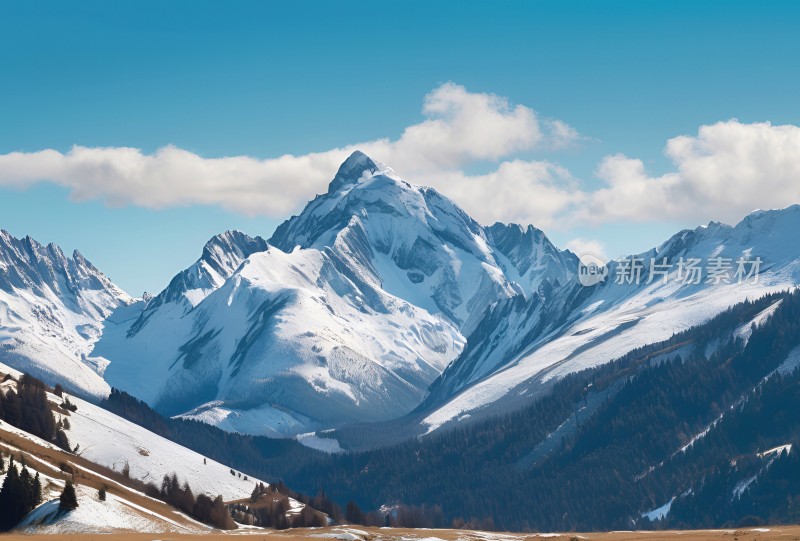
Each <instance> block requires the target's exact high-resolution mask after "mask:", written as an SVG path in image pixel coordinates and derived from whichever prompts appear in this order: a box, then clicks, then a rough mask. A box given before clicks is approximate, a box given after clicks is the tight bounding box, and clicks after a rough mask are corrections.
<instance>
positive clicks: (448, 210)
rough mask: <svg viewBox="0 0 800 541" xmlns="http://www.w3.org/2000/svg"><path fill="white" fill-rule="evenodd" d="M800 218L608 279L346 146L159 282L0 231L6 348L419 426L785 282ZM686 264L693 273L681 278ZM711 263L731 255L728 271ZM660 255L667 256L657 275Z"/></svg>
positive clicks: (137, 382) (76, 384) (133, 380)
mask: <svg viewBox="0 0 800 541" xmlns="http://www.w3.org/2000/svg"><path fill="white" fill-rule="evenodd" d="M799 229H800V207H798V206H792V207H789V208H787V209H783V210H776V211H759V212H755V213H753V214H751V215H749V216H748V217H746V218H745V219H744V220H743V221H742V222H740V223H739V224H737V225H736V226H735V227H731V226H727V225H722V224H718V223H711V224H709V225H708V226H705V227H699V228H697V229H695V230H687V231H681V232H679V233H677V234H676V235H674V236H673V237H671V238H670V239H668V240H667V241H666V242H664V243H663V244H662V245H660V246H659V247H657V248H654V249H653V250H650V251H648V252H646V253H643V254H638V255H637V256H636V258H637V260H638V261H641V263H642V265H644V266H645V268H644V271H643V279H642V280H640V281H638V283H636V282H633V281H631V283H624V284H619V283H617V281H618V280H616V279H615V278H616V277H617V276H620V275H621V274H622V271H623V270H624V269H623V265H625V263H620V262H611V263H610V264H609V266H608V270H609V276H608V278H607V279H606V280H605V281H604V282H600V283H598V284H597V285H594V286H591V287H584V286H583V285H581V283H580V282H579V280H578V278H577V272H578V269H579V259H578V256H577V255H576V254H573V253H571V252H569V251H566V250H559V249H558V248H556V247H555V246H554V245H553V244H552V243H551V242H550V241H549V239H548V238H547V236H546V235H545V234H544V233H543V232H542V231H540V230H538V229H536V228H535V227H533V226H520V225H516V224H500V223H498V224H494V225H492V226H490V227H485V226H482V225H480V224H479V223H477V222H476V221H475V220H473V219H472V218H471V217H470V216H469V215H468V214H467V213H465V212H464V211H463V210H462V209H461V208H459V207H458V205H456V204H455V203H454V202H453V201H452V200H450V199H448V198H447V197H446V196H444V195H442V194H440V193H439V192H437V191H436V190H433V189H431V188H426V187H422V186H417V185H413V184H411V183H409V182H406V181H404V180H403V179H401V178H399V177H398V176H397V175H396V174H395V173H394V172H393V171H392V170H391V169H390V168H389V167H387V166H385V165H383V164H380V163H379V162H376V161H374V160H372V159H370V158H369V157H367V156H366V155H364V154H362V153H360V152H356V153H354V154H353V155H351V156H350V157H349V158H348V159H347V160H346V161H345V162H344V163H343V164H342V166H341V167H340V168H339V170H338V172H337V173H336V175H335V177H334V178H333V180H332V181H331V183H330V185H329V187H328V191H327V192H326V193H324V194H322V195H319V196H317V197H316V198H314V199H313V200H312V201H311V202H309V203H308V204H307V206H306V207H305V209H304V210H303V211H302V212H301V213H300V214H299V215H298V216H293V217H292V218H290V219H288V220H287V221H286V222H284V223H283V224H282V225H281V226H279V227H278V228H277V230H276V231H275V233H274V235H273V236H272V238H270V239H269V240H268V241H265V240H264V239H262V238H261V237H255V238H253V237H250V236H248V235H245V234H244V233H241V232H238V231H229V232H226V233H223V234H221V235H218V236H216V237H214V238H213V239H211V240H210V241H209V242H208V243H207V244H206V246H205V247H204V249H203V253H202V256H201V258H200V259H199V260H198V261H197V262H196V263H195V264H194V265H192V266H191V267H189V268H187V269H185V270H183V271H181V272H180V273H178V274H177V275H176V276H175V277H174V278H173V279H172V281H171V282H170V284H169V285H168V286H167V288H166V289H165V290H164V291H162V292H161V293H159V294H158V295H156V296H154V297H152V298H144V299H132V298H131V297H130V296H128V295H127V294H125V293H124V292H123V291H121V290H120V289H119V288H118V287H116V286H115V285H114V284H112V283H111V282H110V280H109V279H108V278H107V277H106V276H104V275H103V274H102V273H101V272H100V271H99V270H97V269H96V268H95V267H93V266H92V265H91V264H90V263H89V262H88V261H86V260H85V259H84V258H83V257H82V256H81V255H80V254H79V253H77V252H76V253H75V254H74V255H73V257H72V258H71V259H69V258H67V257H65V256H64V254H63V253H62V252H61V250H60V249H59V248H58V247H56V246H53V245H49V246H46V247H45V246H42V245H40V244H38V243H36V241H34V240H32V239H30V238H26V239H22V240H19V239H15V238H13V237H11V236H10V235H9V234H7V233H5V232H3V233H2V234H0V362H3V363H5V364H7V365H9V366H12V367H14V368H17V369H19V370H25V371H29V372H31V373H32V374H33V375H35V376H37V377H40V378H42V379H44V380H46V381H48V382H52V383H55V382H61V383H64V384H66V385H67V386H68V387H70V388H71V389H73V390H74V391H75V392H78V393H80V394H83V395H85V396H87V397H89V398H95V399H97V398H102V397H104V396H106V395H108V393H109V391H110V388H111V387H116V388H119V389H122V390H124V391H127V392H129V393H130V394H132V395H134V396H136V397H138V398H140V399H142V400H144V401H146V402H147V403H148V404H150V405H151V406H153V407H154V408H155V409H157V410H158V411H160V412H161V413H163V414H165V415H168V416H181V417H184V418H191V419H198V420H202V421H204V422H207V423H210V424H214V425H217V426H219V427H221V428H224V429H226V430H230V431H237V432H243V433H250V434H261V435H271V436H295V435H298V434H303V433H309V432H314V431H323V430H327V429H336V428H340V427H343V426H347V425H353V424H358V425H361V426H368V427H370V426H371V427H373V428H374V427H376V426H379V425H380V426H384V427H386V426H394V427H401V426H402V427H403V430H398V431H397V432H396V434H397V435H403V436H409V435H418V434H424V433H428V432H431V431H434V430H437V429H440V428H442V427H446V426H451V425H453V424H455V423H458V422H460V421H465V420H468V419H471V420H475V419H479V418H481V417H483V416H486V415H489V414H495V413H502V412H509V411H513V410H516V409H519V408H520V407H522V406H524V405H526V404H528V403H530V402H531V400H532V399H534V398H535V397H537V396H540V395H541V394H542V393H543V392H544V391H545V390H546V389H549V388H550V387H551V386H552V384H553V383H554V382H555V381H558V380H559V379H560V378H562V377H563V376H564V375H566V374H570V373H574V372H576V371H579V370H582V369H585V368H589V367H594V366H599V365H602V364H604V363H608V362H610V361H612V360H613V359H616V358H618V357H621V356H623V355H624V354H626V353H628V352H630V351H632V350H634V349H636V348H639V347H642V346H645V345H648V344H652V343H655V342H660V341H664V340H667V339H669V338H670V337H671V336H672V335H673V334H675V333H678V332H681V331H684V330H686V329H688V328H690V327H692V326H695V325H698V324H701V323H703V322H706V321H708V320H710V319H711V318H713V317H714V316H716V315H717V314H719V313H721V312H723V311H724V310H725V309H727V308H728V307H729V306H732V305H734V304H736V303H739V302H741V301H743V300H745V299H747V298H751V299H752V298H755V297H759V296H761V295H763V294H765V293H769V292H774V291H779V290H785V289H788V288H791V287H793V286H795V285H796V284H797V283H798V282H799V281H800V243H798V242H797V240H796V234H797V233H796V232H797V231H798V230H799ZM720 258H721V259H720ZM739 258H744V259H746V260H747V261H748V262H752V261H755V260H756V259H758V261H759V263H760V267H759V269H758V271H759V273H758V281H757V283H752V282H753V280H752V279H749V280H746V281H745V282H744V283H737V280H735V279H733V276H732V274H733V272H734V271H735V270H736V262H737V260H739ZM689 260H698V261H701V262H702V263H703V265H704V267H703V272H702V275H701V276H700V279H699V281H698V283H687V282H686V281H685V280H681V276H680V274H681V273H683V272H684V270H685V269H683V268H682V267H681V264H682V263H681V262H686V261H689ZM714 260H716V261H717V262H718V263H720V262H725V263H726V264H727V265H730V266H732V268H731V269H730V271H729V272H728V274H727V275H726V279H725V280H721V281H720V283H713V282H714V280H710V279H709V278H713V276H711V275H710V274H709V272H711V271H710V270H709V266H710V265H711V264H712V262H713V261H714ZM650 261H655V262H658V263H659V264H662V265H665V268H667V267H668V272H665V273H662V274H659V275H658V277H657V279H654V280H652V281H650V283H647V282H648V273H649V268H648V267H647V266H648V265H649V262H650ZM726 281H728V282H731V283H726ZM709 282H712V283H709ZM364 423H371V425H364ZM376 423H377V424H376ZM387 423H388V424H387ZM370 429H371V428H370ZM336 445H337V446H338V443H337V444H336Z"/></svg>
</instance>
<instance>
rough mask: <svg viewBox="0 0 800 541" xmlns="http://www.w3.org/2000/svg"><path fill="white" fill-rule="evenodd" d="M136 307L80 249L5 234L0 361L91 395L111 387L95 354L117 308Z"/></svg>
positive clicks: (0, 250) (0, 253)
mask: <svg viewBox="0 0 800 541" xmlns="http://www.w3.org/2000/svg"><path fill="white" fill-rule="evenodd" d="M131 302H133V299H131V298H130V297H129V296H128V295H127V294H126V293H125V292H123V291H122V290H121V289H120V288H118V287H117V286H116V285H114V284H113V283H112V282H111V280H109V279H108V277H107V276H105V275H104V274H103V273H102V272H100V271H99V270H98V269H97V268H96V267H95V266H94V265H92V264H91V263H90V262H89V261H88V260H87V259H86V258H85V257H83V255H81V253H80V252H78V251H77V250H76V251H75V252H74V253H73V255H72V257H71V258H67V257H66V256H65V255H64V253H63V251H62V250H61V248H59V247H58V246H56V245H55V244H48V245H47V246H44V245H42V244H40V243H38V242H37V241H35V240H34V239H32V238H31V237H26V238H24V239H17V238H15V237H13V236H11V235H10V234H9V233H8V232H6V231H0V361H2V362H4V363H6V364H8V365H9V366H12V367H14V368H17V369H19V370H24V371H27V372H29V373H31V374H32V375H34V376H36V377H39V378H41V379H43V380H45V381H48V382H51V383H52V382H54V381H58V382H61V383H63V384H64V385H65V386H66V387H67V388H70V389H73V390H74V391H75V392H80V393H82V394H85V395H89V396H103V395H104V394H106V393H107V392H108V390H109V387H108V385H107V384H106V383H105V381H103V379H102V372H103V370H104V369H105V366H106V365H107V363H108V361H107V360H106V359H102V358H97V357H92V356H91V355H90V352H91V350H92V346H93V344H94V342H95V341H96V340H97V339H98V338H99V336H100V335H101V333H102V330H103V327H104V320H105V319H106V317H108V316H109V315H110V314H111V313H112V312H113V311H114V310H115V309H117V307H119V306H124V305H127V304H130V303H131Z"/></svg>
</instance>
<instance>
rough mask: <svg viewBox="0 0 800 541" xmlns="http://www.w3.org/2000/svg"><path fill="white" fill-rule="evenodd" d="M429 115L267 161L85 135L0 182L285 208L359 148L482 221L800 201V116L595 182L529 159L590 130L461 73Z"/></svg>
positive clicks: (82, 193) (125, 200)
mask: <svg viewBox="0 0 800 541" xmlns="http://www.w3.org/2000/svg"><path fill="white" fill-rule="evenodd" d="M422 113H423V115H424V117H425V118H424V120H423V121H421V122H419V123H417V124H414V125H411V126H408V127H406V128H405V129H404V130H403V132H402V134H401V135H400V137H399V138H397V139H394V140H391V139H388V138H385V139H377V140H372V141H362V142H360V143H354V144H350V145H346V146H343V147H340V148H334V149H330V150H326V151H324V152H316V153H310V154H305V155H284V156H280V157H276V158H268V159H257V158H253V157H248V156H234V157H224V158H204V157H202V156H199V155H197V154H194V153H192V152H189V151H187V150H183V149H180V148H176V147H174V146H167V147H163V148H161V149H159V150H157V151H156V152H154V153H152V154H145V153H143V152H142V151H141V150H139V149H136V148H121V147H109V148H87V147H82V146H75V147H73V148H72V149H71V150H70V151H69V152H66V153H61V152H58V151H56V150H51V149H48V150H42V151H38V152H12V153H9V154H5V155H0V186H12V187H18V188H25V187H28V186H30V185H33V184H36V183H39V182H51V183H55V184H58V185H61V186H64V187H66V188H68V189H69V191H70V197H71V198H72V199H73V200H76V201H86V200H101V201H103V202H105V203H106V204H108V205H113V206H124V205H138V206H142V207H148V208H156V209H160V208H168V207H174V206H187V205H217V206H220V207H223V208H225V209H228V210H231V211H234V212H238V213H243V214H247V215H251V216H255V215H262V216H269V217H274V218H281V217H285V216H286V215H288V214H289V213H291V212H293V211H296V210H298V209H299V208H300V207H301V206H302V205H303V203H304V202H305V201H307V200H308V199H310V198H311V197H313V196H314V195H315V194H317V193H321V192H323V191H325V189H326V186H327V183H328V182H329V181H330V180H331V178H332V177H333V175H334V173H335V171H336V169H337V168H338V166H339V164H340V163H341V162H342V161H343V160H344V159H345V158H346V157H347V156H348V155H349V154H350V153H351V152H352V151H353V150H355V149H360V150H362V151H364V152H365V153H367V154H368V155H370V156H372V157H373V158H375V159H378V160H380V161H382V162H384V163H387V164H389V165H390V166H392V167H393V168H394V169H395V170H396V171H398V172H399V173H400V174H401V175H403V176H404V177H406V178H407V179H409V180H411V181H413V182H417V183H419V184H425V185H429V186H433V187H435V188H437V189H439V190H440V191H442V192H443V193H445V194H446V195H449V196H450V197H452V198H454V199H455V200H456V201H457V202H458V203H459V204H460V205H462V206H463V207H464V208H465V210H466V211H467V212H469V213H470V214H472V215H473V216H475V217H476V218H477V219H478V220H480V221H482V222H484V223H492V222H494V221H506V222H508V221H516V222H520V223H534V224H536V225H538V226H540V227H555V226H559V227H560V228H562V229H568V228H570V227H574V226H580V225H587V224H589V225H595V224H602V223H609V222H664V221H675V220H686V221H691V222H695V223H700V222H705V221H708V220H710V219H715V220H726V221H729V222H735V221H737V220H738V219H740V218H741V217H742V216H744V215H745V214H747V213H748V212H750V211H751V210H753V209H755V208H777V207H784V206H787V205H789V204H791V203H796V202H800V128H798V127H797V126H792V125H784V126H773V125H772V124H770V123H753V124H744V123H740V122H738V121H737V120H730V121H727V122H719V123H716V124H712V125H706V126H701V127H700V128H699V131H698V133H697V135H681V136H679V137H675V138H673V139H670V140H669V141H667V143H666V149H665V153H666V156H667V157H668V158H669V159H670V161H671V162H672V163H673V166H674V167H673V170H672V171H670V172H668V173H666V174H663V175H658V176H655V175H652V174H650V173H648V172H647V170H646V167H645V165H644V162H643V161H642V160H640V159H637V158H631V157H628V156H625V155H623V154H614V155H609V156H606V157H605V158H603V159H602V161H601V162H600V163H599V165H598V167H597V171H596V176H597V177H598V178H599V179H600V180H601V181H602V182H603V185H601V186H600V187H599V188H597V189H594V190H587V189H586V188H585V187H584V185H583V184H582V183H581V182H580V180H579V179H577V178H575V177H574V176H573V175H572V174H571V173H570V171H569V170H568V169H567V168H566V167H564V166H562V165H559V164H558V163H556V162H554V161H552V160H530V161H526V160H522V159H519V158H517V156H518V155H519V153H522V152H527V151H532V150H539V151H542V152H546V151H550V150H555V149H559V148H563V147H565V146H569V145H574V144H575V143H576V142H578V141H580V140H582V139H584V138H583V137H582V136H581V135H580V134H578V132H577V131H576V130H575V129H574V128H572V127H571V126H569V125H568V124H566V123H565V122H563V121H561V120H557V119H545V118H542V117H541V116H540V115H538V114H537V113H536V112H535V111H534V110H533V109H531V108H529V107H526V106H524V105H513V104H511V103H510V102H509V100H508V99H506V98H504V97H501V96H497V95H494V94H488V93H475V92H469V91H468V90H467V89H466V88H464V87H463V86H460V85H457V84H454V83H446V84H444V85H441V86H440V87H438V88H436V89H434V90H433V91H432V92H430V93H429V94H428V95H427V96H425V98H424V101H423V105H422ZM478 163H480V164H486V163H490V164H494V166H493V169H492V170H491V171H490V172H488V173H485V174H480V175H474V174H473V175H470V174H467V173H465V171H467V170H469V169H470V166H471V165H474V164H478ZM579 241H581V239H575V241H574V246H575V247H577V246H579ZM581 242H583V241H581Z"/></svg>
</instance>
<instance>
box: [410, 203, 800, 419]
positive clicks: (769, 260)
mask: <svg viewBox="0 0 800 541" xmlns="http://www.w3.org/2000/svg"><path fill="white" fill-rule="evenodd" d="M798 228H800V206H798V205H794V206H791V207H788V208H786V209H783V210H774V211H757V212H754V213H752V214H751V215H749V216H747V217H746V218H745V219H744V220H742V221H741V222H740V223H739V224H738V225H736V226H735V227H731V226H728V225H723V224H719V223H714V222H712V223H710V224H709V225H708V226H704V227H698V228H697V229H694V230H686V231H681V232H680V233H678V234H676V235H674V236H673V237H672V238H670V239H669V240H667V241H666V242H665V243H664V244H662V245H661V246H659V247H658V248H655V249H653V250H651V251H649V252H646V253H643V254H638V255H637V256H634V257H635V258H636V259H638V260H640V261H641V264H642V265H644V268H643V270H642V277H641V281H640V282H639V283H638V284H637V283H636V282H635V280H631V281H632V283H624V284H619V283H618V281H620V280H619V278H620V277H622V276H630V275H629V274H627V269H628V267H627V265H629V262H630V261H632V260H631V259H630V258H627V259H624V260H623V261H627V263H625V262H624V263H620V262H617V261H614V262H611V263H610V264H609V276H608V278H607V279H606V280H605V281H604V282H600V283H598V284H596V285H594V286H591V287H583V286H582V285H581V284H580V283H578V281H577V280H574V279H573V280H571V281H569V282H568V283H567V284H565V285H564V286H563V287H562V288H560V289H558V290H557V291H555V292H554V293H553V294H552V295H550V300H549V301H546V302H544V303H542V302H541V300H540V299H538V298H532V299H529V300H522V299H513V300H511V301H507V302H500V303H498V304H497V305H496V306H494V307H493V309H492V311H491V312H490V313H488V314H487V316H486V317H485V319H484V320H483V321H482V322H481V323H480V324H479V325H478V327H477V328H476V330H475V332H474V333H472V335H470V337H469V340H468V342H467V345H466V346H465V349H464V351H463V353H462V355H461V356H460V357H459V359H458V360H456V361H455V362H453V364H452V365H450V366H449V367H448V369H447V371H446V372H445V373H444V374H443V375H442V377H441V378H439V379H438V380H437V381H436V382H435V383H434V384H433V385H432V387H431V392H430V395H429V396H428V398H427V400H426V402H425V404H424V405H423V406H422V407H421V408H420V411H419V412H418V413H420V412H423V413H424V414H425V416H424V420H423V422H422V425H423V429H424V430H434V429H436V428H438V427H440V426H443V425H445V424H447V423H450V422H452V421H454V420H458V419H461V418H465V417H470V416H475V415H476V414H479V413H481V412H489V411H497V410H498V409H511V408H513V406H514V405H515V404H518V403H521V402H524V401H527V400H530V398H531V397H532V396H534V395H536V393H538V392H540V391H541V390H542V389H543V387H545V386H546V385H547V383H548V382H552V381H553V380H554V379H556V378H558V377H561V376H563V375H565V374H568V373H570V372H575V371H578V370H581V369H583V368H587V367H591V366H597V365H600V364H603V363H606V362H609V361H611V360H613V359H615V358H618V357H620V356H622V355H624V354H625V353H627V352H629V351H632V350H634V349H636V348H638V347H641V346H644V345H647V344H651V343H654V342H659V341H662V340H665V339H667V338H669V337H670V336H671V335H673V334H675V333H677V332H680V331H683V330H685V329H688V328H690V327H692V326H695V325H698V324H700V323H703V322H705V321H707V320H709V319H711V318H712V317H713V316H715V315H716V314H718V313H720V312H721V311H723V310H724V309H726V308H728V307H729V306H731V305H733V304H736V303H738V302H741V301H743V300H745V299H747V298H750V299H754V298H757V297H759V296H761V295H763V294H765V293H767V292H772V291H779V290H786V289H789V288H792V287H795V286H796V285H797V284H798V282H800V245H798V243H797V239H796V231H797V230H798ZM717 258H721V259H719V260H718V259H717ZM739 258H744V259H743V261H746V262H748V263H746V264H745V266H744V271H745V273H749V272H750V271H751V270H753V266H752V265H753V263H752V262H754V261H755V260H756V259H760V261H761V263H760V268H759V269H758V272H757V275H758V279H757V281H756V283H754V279H753V277H751V278H749V279H746V280H742V283H739V279H738V278H737V277H736V272H737V270H738V265H737V261H738V260H739ZM692 259H694V260H698V261H700V262H701V267H700V268H701V273H702V274H701V277H700V280H699V283H693V281H694V280H689V281H687V280H685V278H688V270H687V267H683V268H681V261H682V260H683V262H684V263H688V262H689V261H690V260H692ZM651 260H652V261H654V262H655V263H656V265H662V266H660V267H659V266H656V267H654V268H655V269H656V270H660V271H665V272H668V274H667V275H666V277H665V276H663V275H662V274H654V277H655V278H654V279H653V280H652V282H650V283H647V282H648V281H649V272H650V270H649V262H650V261H651ZM715 261H719V262H720V263H721V264H723V265H728V266H729V268H728V269H727V272H726V276H727V277H726V278H725V279H724V280H720V283H718V284H717V283H714V282H715V281H716V280H715V279H714V277H713V271H709V268H710V267H714V266H715V263H714V262H715ZM663 265H666V266H663ZM681 272H683V276H681V275H680V274H679V273H681ZM709 272H712V274H711V275H710V274H709ZM745 277H746V275H743V276H742V278H745ZM626 281H627V280H626ZM726 281H727V282H730V283H726ZM709 282H710V283H709Z"/></svg>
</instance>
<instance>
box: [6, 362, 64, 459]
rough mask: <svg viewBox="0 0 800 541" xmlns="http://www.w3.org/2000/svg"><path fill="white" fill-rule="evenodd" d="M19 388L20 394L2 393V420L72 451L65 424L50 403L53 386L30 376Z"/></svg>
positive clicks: (21, 378) (24, 376)
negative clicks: (57, 416)
mask: <svg viewBox="0 0 800 541" xmlns="http://www.w3.org/2000/svg"><path fill="white" fill-rule="evenodd" d="M9 378H10V376H7V377H6V379H9ZM16 387H17V388H16V391H15V390H14V389H8V390H7V391H6V392H5V393H4V392H3V391H2V390H0V420H1V421H5V422H7V423H8V424H10V425H12V426H15V427H17V428H19V429H21V430H24V431H26V432H29V433H31V434H33V435H34V436H38V437H40V438H42V439H43V440H45V441H48V442H51V443H54V444H56V445H58V446H59V447H60V448H61V449H63V450H65V451H67V452H71V451H72V450H71V449H70V445H69V438H67V434H66V432H64V427H63V424H62V422H61V421H60V420H59V421H57V420H56V417H55V414H54V413H53V411H52V409H51V408H50V404H49V402H48V401H47V390H48V389H49V387H47V385H45V384H44V383H43V382H41V381H39V380H38V379H36V378H34V377H32V376H29V375H27V374H23V375H22V376H20V378H19V381H18V382H17V386H16Z"/></svg>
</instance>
